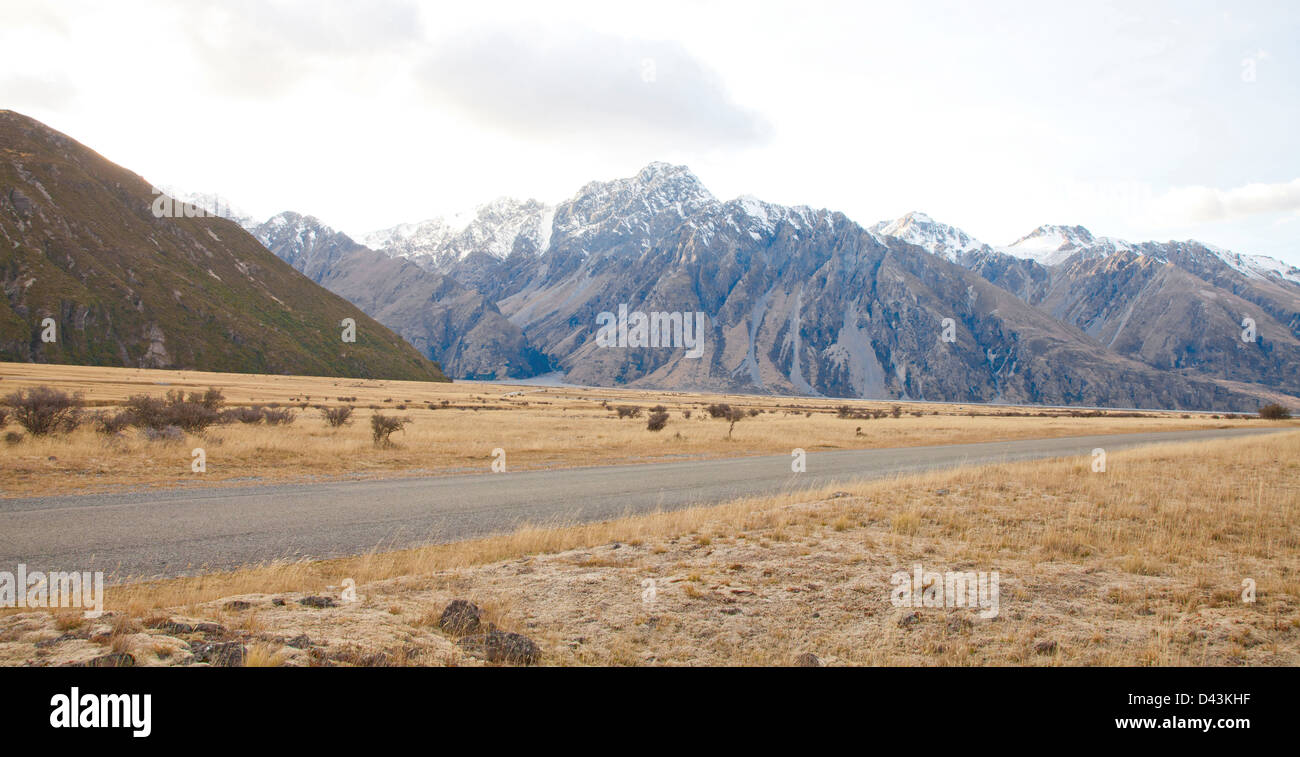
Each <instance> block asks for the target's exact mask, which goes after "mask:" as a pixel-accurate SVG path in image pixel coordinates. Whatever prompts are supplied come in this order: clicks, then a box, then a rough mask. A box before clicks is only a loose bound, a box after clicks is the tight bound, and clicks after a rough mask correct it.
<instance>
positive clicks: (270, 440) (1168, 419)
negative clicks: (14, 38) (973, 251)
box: [0, 363, 1295, 497]
mask: <svg viewBox="0 0 1300 757" xmlns="http://www.w3.org/2000/svg"><path fill="white" fill-rule="evenodd" d="M41 384H45V385H50V386H55V387H57V388H59V389H62V390H64V391H67V392H80V393H82V394H83V395H84V397H85V399H86V400H87V402H88V403H89V404H91V405H92V406H94V407H98V408H102V409H104V410H111V409H112V408H113V407H115V406H116V405H117V404H118V403H120V402H122V401H123V400H124V399H126V398H127V397H129V396H131V395H133V394H141V393H144V394H151V395H155V396H158V395H162V394H163V393H165V392H166V391H168V390H171V389H183V390H185V391H187V392H189V391H202V390H203V389H205V388H206V387H208V386H217V387H220V388H221V389H222V390H223V391H224V393H225V395H226V398H227V401H228V402H229V403H230V404H234V405H248V404H255V403H260V404H271V403H278V404H279V405H280V406H281V407H294V408H297V407H298V406H299V405H302V404H307V405H309V407H308V408H306V409H300V410H297V412H298V418H297V420H296V422H295V423H293V424H292V425H290V426H274V427H268V426H263V425H255V426H246V425H243V424H239V423H235V424H230V425H222V426H213V427H211V428H209V430H208V431H206V432H204V433H202V434H191V435H186V438H184V439H183V440H181V441H176V442H150V441H147V440H146V439H144V438H143V436H142V435H141V434H140V432H138V431H136V430H130V431H127V432H126V433H125V434H123V435H122V436H121V437H120V438H112V439H109V438H105V437H103V436H102V435H99V434H96V433H95V432H94V431H93V430H91V429H90V428H83V429H80V430H78V431H76V432H74V433H72V434H66V435H64V434H60V435H54V436H50V437H43V438H31V437H27V438H24V440H23V441H21V442H19V443H18V444H15V445H7V444H4V443H3V442H0V497H18V496H29V495H35V494H58V493H80V492H94V491H110V490H114V489H121V488H124V487H142V486H144V487H147V486H204V485H213V484H231V483H234V484H238V483H250V482H255V481H256V482H267V481H293V480H320V479H334V478H348V477H372V476H381V475H382V476H394V475H402V476H411V475H435V474H449V473H474V472H487V471H488V470H489V469H490V466H491V464H492V462H493V459H494V458H493V450H495V449H498V448H500V449H502V450H504V452H505V457H506V464H507V466H508V467H509V469H511V470H523V469H530V468H545V467H568V466H578V465H598V464H610V463H628V462H651V461H657V460H658V461H662V460H671V459H681V458H707V457H735V456H742V455H757V454H788V453H789V451H790V449H791V448H792V447H802V448H804V449H807V450H810V451H812V450H825V449H837V448H844V449H854V448H856V449H864V448H877V447H904V446H922V445H931V444H959V443H965V442H979V441H994V440H1006V439H1017V438H1042V437H1052V436H1074V435H1084V434H1102V433H1122V432H1130V431H1132V432H1136V431H1161V430H1185V429H1193V428H1214V427H1222V426H1229V427H1235V426H1241V425H1243V424H1246V423H1249V424H1251V425H1252V426H1258V425H1285V423H1282V424H1278V423H1272V422H1265V421H1260V420H1255V419H1253V420H1222V419H1215V418H1212V417H1210V416H1206V415H1191V416H1190V417H1186V418H1184V417H1181V415H1180V414H1176V413H1147V414H1144V415H1145V416H1146V417H1139V418H1123V417H1115V416H1114V415H1110V416H1105V417H1093V418H1087V417H1070V416H1069V415H1068V412H1067V411H1056V410H1041V411H1040V410H1033V411H1026V410H1018V409H1014V408H995V407H986V406H977V405H971V406H966V405H937V404H924V403H915V404H905V405H901V407H902V408H903V413H902V415H901V417H899V418H893V417H885V418H879V419H873V420H863V419H846V418H839V417H837V416H836V408H837V407H838V406H840V405H850V406H852V407H853V408H855V409H869V408H874V409H890V408H892V406H893V404H894V403H886V402H854V401H846V400H827V399H813V398H789V397H761V396H726V395H708V394H685V393H679V392H647V391H636V390H617V389H569V388H553V387H552V388H544V387H521V386H510V385H502V384H467V383H458V384H431V383H418V382H401V381H357V380H349V379H331V378H313V377H300V376H265V375H242V374H211V373H199V372H193V371H158V370H136V369H124V368H92V367H80V366H51V365H33V364H25V363H0V395H4V394H8V393H10V392H12V391H14V390H16V389H19V388H23V387H28V386H35V385H41ZM353 397H355V398H356V399H355V400H353V399H351V398H353ZM340 398H348V399H346V400H343V399H340ZM715 402H725V403H728V404H731V405H733V406H740V407H744V408H747V409H755V410H761V411H763V412H761V413H759V414H758V415H755V416H752V417H746V418H745V419H744V420H742V421H740V422H739V423H737V424H736V428H735V431H734V433H733V434H732V437H731V438H730V439H728V438H727V432H728V424H727V423H726V422H724V421H721V420H714V419H710V418H708V413H707V412H705V410H704V408H705V407H706V406H707V405H709V404H711V403H715ZM444 403H445V404H444ZM317 404H323V405H328V406H337V405H341V404H351V405H354V406H356V407H357V411H356V414H355V418H354V420H353V422H352V424H351V425H349V426H345V427H343V428H340V429H331V428H328V427H327V425H326V424H325V422H324V420H323V419H322V417H321V413H320V411H318V410H316V409H315V408H314V407H310V406H314V405H317ZM658 404H662V405H664V406H665V407H667V408H668V409H669V414H670V416H671V419H670V420H669V422H668V426H667V428H665V429H664V430H663V431H659V432H650V431H647V430H646V419H645V415H646V413H645V412H644V410H643V413H642V417H640V418H632V419H619V418H617V417H616V414H615V411H614V408H615V407H618V406H620V405H635V406H638V407H641V408H643V409H648V408H650V407H652V406H654V405H658ZM403 406H404V407H403ZM371 408H375V409H371ZM430 408H434V409H430ZM688 411H689V412H690V413H691V417H690V418H689V419H688V418H685V417H684V414H685V413H686V412H688ZM376 412H379V413H384V414H385V415H399V416H405V417H409V418H410V419H411V420H412V423H411V424H410V425H409V426H408V427H407V428H406V429H405V430H404V431H401V432H398V433H397V434H395V435H394V436H393V441H394V442H395V445H394V446H392V447H389V448H382V449H381V448H376V447H375V445H374V444H373V443H372V441H371V437H370V424H369V420H370V417H371V415H372V414H373V413H376ZM914 412H915V413H919V414H920V415H919V416H917V415H912V413H914ZM997 412H1017V413H1032V414H1031V415H1026V416H1024V417H1005V416H998V415H994V414H993V413H997ZM936 413H937V414H936ZM1040 413H1041V415H1040ZM1292 423H1293V424H1294V423H1295V422H1292ZM17 429H18V426H17V424H15V423H13V422H10V423H9V425H8V426H7V427H6V430H7V431H16V430H17ZM195 447H202V448H203V449H204V451H205V454H206V458H207V471H206V472H205V473H201V474H200V473H193V472H191V468H190V464H191V461H192V458H191V450H193V449H194V448H195Z"/></svg>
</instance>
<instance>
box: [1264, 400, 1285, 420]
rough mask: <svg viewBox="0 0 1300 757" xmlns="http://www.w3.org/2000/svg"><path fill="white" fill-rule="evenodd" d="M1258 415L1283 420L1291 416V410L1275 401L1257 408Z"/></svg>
mask: <svg viewBox="0 0 1300 757" xmlns="http://www.w3.org/2000/svg"><path fill="white" fill-rule="evenodd" d="M1259 417H1261V418H1263V419H1265V420H1270V421H1283V420H1286V419H1287V418H1290V417H1291V410H1290V408H1287V407H1285V406H1283V405H1279V404H1277V403H1276V402H1274V403H1272V404H1270V405H1265V406H1263V407H1261V408H1260V409H1259Z"/></svg>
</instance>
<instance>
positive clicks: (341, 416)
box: [320, 405, 352, 428]
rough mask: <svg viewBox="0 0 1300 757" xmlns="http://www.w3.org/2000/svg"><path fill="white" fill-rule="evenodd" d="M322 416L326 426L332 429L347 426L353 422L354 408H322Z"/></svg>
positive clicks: (349, 406) (346, 406)
mask: <svg viewBox="0 0 1300 757" xmlns="http://www.w3.org/2000/svg"><path fill="white" fill-rule="evenodd" d="M320 412H321V415H323V416H324V417H325V424H326V425H328V426H329V427H330V428H338V427H340V426H346V425H348V424H349V423H351V422H352V406H351V405H343V406H341V407H322V408H321V409H320Z"/></svg>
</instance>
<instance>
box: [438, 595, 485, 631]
mask: <svg viewBox="0 0 1300 757" xmlns="http://www.w3.org/2000/svg"><path fill="white" fill-rule="evenodd" d="M438 627H439V628H441V629H442V630H444V631H446V632H447V633H450V634H453V635H456V636H465V635H468V634H472V633H478V631H479V629H480V628H482V627H483V611H482V610H481V609H479V606H478V605H476V604H474V603H473V602H471V601H469V600H468V599H453V600H452V601H451V603H450V604H448V605H447V608H446V609H445V610H443V611H442V616H441V617H439V618H438Z"/></svg>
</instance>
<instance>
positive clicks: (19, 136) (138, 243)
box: [0, 110, 447, 381]
mask: <svg viewBox="0 0 1300 757" xmlns="http://www.w3.org/2000/svg"><path fill="white" fill-rule="evenodd" d="M155 199H156V195H154V193H153V192H152V187H151V186H150V184H149V183H148V182H146V181H145V180H144V179H142V178H141V177H139V176H137V175H136V174H134V173H131V172H130V171H127V170H126V169H124V168H122V167H120V166H118V165H115V164H113V163H111V162H109V161H107V160H105V159H104V158H102V157H101V156H100V155H98V154H97V153H95V152H94V151H92V150H90V149H89V148H87V147H85V146H84V145H82V144H80V143H78V142H76V141H75V140H72V139H70V138H69V137H67V136H65V135H63V134H60V133H59V132H56V131H54V130H53V129H50V128H48V127H46V126H45V125H43V124H41V123H39V122H37V121H34V120H32V119H30V118H27V117H26V116H22V115H20V114H17V113H14V112H12V111H5V110H0V288H2V289H3V297H0V361H25V362H46V363H76V364H83V365H105V366H131V367H142V368H186V369H196V370H208V371H232V372H241V373H281V374H302V375H316V376H348V377H358V378H386V379H407V380H430V381H445V380H447V379H446V377H445V376H444V375H443V373H442V370H441V368H439V366H438V365H437V364H436V363H433V362H430V361H429V360H427V359H426V358H424V357H423V356H421V355H420V354H419V353H418V352H417V351H416V350H415V349H414V348H412V347H411V346H410V345H409V344H407V343H406V342H405V341H403V340H402V339H401V338H400V337H398V336H397V335H395V334H393V333H392V332H391V331H389V330H388V329H387V328H385V327H384V326H382V325H380V324H379V323H378V322H376V321H374V320H373V319H371V318H370V317H368V316H366V315H365V314H364V313H362V312H361V311H360V310H358V309H357V308H356V307H354V306H353V305H352V304H350V303H349V302H347V301H346V300H344V299H343V298H341V297H339V296H337V295H334V294H332V293H331V292H329V291H327V290H326V289H324V288H322V287H320V286H318V285H316V284H315V283H313V282H312V281H311V280H310V279H308V278H307V277H305V276H303V275H302V274H300V273H298V272H297V271H295V270H294V269H293V268H292V267H291V266H289V264H287V263H285V262H283V261H281V260H280V259H279V258H277V257H276V256H275V255H273V254H271V253H270V252H269V251H267V250H266V249H265V248H264V247H262V245H261V244H259V243H258V242H257V240H256V239H254V238H253V237H252V236H250V235H249V234H248V233H247V232H245V231H244V230H243V229H241V228H240V227H239V226H238V225H237V224H235V223H233V222H231V221H227V220H225V219H221V218H215V217H198V218H185V217H179V218H168V217H164V218H158V217H156V216H155V214H154V212H153V203H154V200H155ZM176 207H177V209H181V208H182V206H181V205H180V204H179V203H177V204H176ZM179 214H180V215H183V213H179ZM46 318H52V319H53V320H54V321H55V323H56V334H57V341H54V342H45V341H42V338H41V336H42V331H43V328H42V322H43V320H44V319H46ZM344 318H352V319H355V321H356V341H355V342H352V343H349V342H344V341H343V340H342V337H341V335H342V333H343V327H342V326H341V325H340V323H341V321H342V320H343V319H344Z"/></svg>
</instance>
